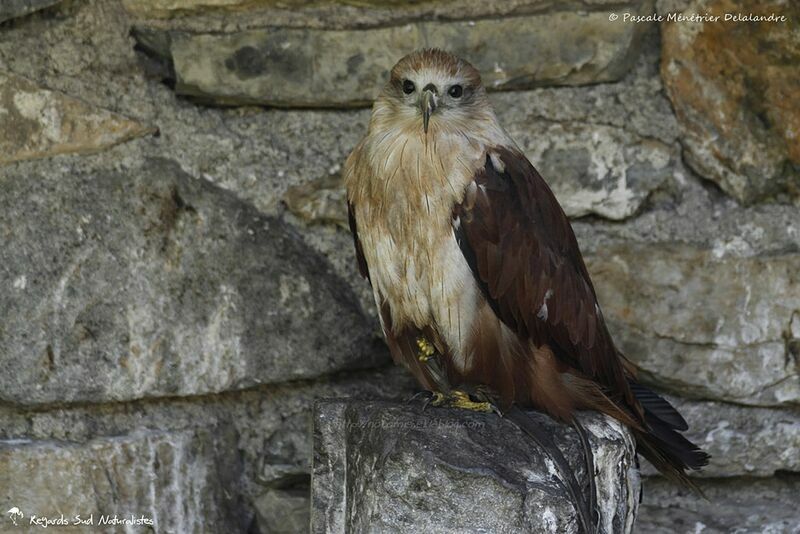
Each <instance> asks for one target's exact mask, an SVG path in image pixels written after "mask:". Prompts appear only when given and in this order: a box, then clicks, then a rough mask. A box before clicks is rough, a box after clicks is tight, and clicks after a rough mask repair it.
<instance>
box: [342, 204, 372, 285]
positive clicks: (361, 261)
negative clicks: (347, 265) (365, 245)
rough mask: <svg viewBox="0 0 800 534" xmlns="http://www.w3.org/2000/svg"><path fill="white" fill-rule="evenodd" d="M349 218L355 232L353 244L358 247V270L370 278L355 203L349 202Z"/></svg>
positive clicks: (351, 230) (351, 228) (351, 229)
mask: <svg viewBox="0 0 800 534" xmlns="http://www.w3.org/2000/svg"><path fill="white" fill-rule="evenodd" d="M347 219H348V221H349V223H350V232H351V233H352V234H353V245H355V248H356V261H357V262H358V272H360V273H361V276H363V277H364V278H366V279H367V280H369V268H368V267H367V259H366V258H365V257H364V250H363V249H362V248H361V240H360V239H359V238H358V226H357V225H356V215H355V213H354V212H353V205H352V204H350V202H348V203H347Z"/></svg>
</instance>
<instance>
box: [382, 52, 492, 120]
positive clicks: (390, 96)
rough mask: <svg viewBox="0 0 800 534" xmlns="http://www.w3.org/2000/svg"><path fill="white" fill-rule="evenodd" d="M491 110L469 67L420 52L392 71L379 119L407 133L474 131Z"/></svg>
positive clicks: (478, 78)
mask: <svg viewBox="0 0 800 534" xmlns="http://www.w3.org/2000/svg"><path fill="white" fill-rule="evenodd" d="M485 109H490V106H489V105H488V101H487V98H486V91H485V90H484V88H483V85H482V84H481V76H480V73H479V72H478V70H477V69H475V67H473V66H472V65H470V64H469V63H468V62H467V61H464V60H463V59H461V58H458V57H456V56H454V55H453V54H450V53H448V52H445V51H443V50H439V49H435V48H433V49H425V50H419V51H417V52H414V53H412V54H409V55H407V56H406V57H404V58H403V59H401V60H400V61H398V62H397V64H396V65H395V66H394V67H393V68H392V71H391V76H390V79H389V83H387V84H386V86H385V87H384V89H383V91H382V92H381V95H380V96H379V97H378V100H377V101H376V107H375V115H377V118H378V119H379V120H386V121H387V122H390V123H392V124H394V125H398V124H400V125H402V126H403V127H404V129H406V130H408V129H411V130H414V129H419V131H420V133H423V134H425V135H427V133H428V131H429V129H435V130H440V131H441V130H453V129H465V128H469V127H470V126H471V125H470V121H472V120H475V119H477V118H478V117H479V115H480V113H477V112H478V111H481V110H485Z"/></svg>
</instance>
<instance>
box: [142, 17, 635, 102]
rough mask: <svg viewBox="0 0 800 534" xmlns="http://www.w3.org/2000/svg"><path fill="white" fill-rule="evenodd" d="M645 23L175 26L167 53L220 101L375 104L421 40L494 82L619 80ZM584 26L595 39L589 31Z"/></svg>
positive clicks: (196, 90)
mask: <svg viewBox="0 0 800 534" xmlns="http://www.w3.org/2000/svg"><path fill="white" fill-rule="evenodd" d="M639 7H640V6H631V9H634V10H635V9H639ZM642 31H643V29H642V26H640V25H636V24H627V25H625V24H614V23H612V22H610V21H609V20H608V14H607V13H605V12H587V13H571V12H555V13H546V14H541V15H534V16H524V17H512V18H503V19H488V20H478V21H471V22H416V23H412V24H406V25H401V26H390V27H382V28H373V29H362V30H317V29H309V28H272V29H269V30H248V31H242V32H235V33H228V34H217V33H212V34H197V33H188V32H178V31H176V32H172V33H171V34H170V36H169V42H170V46H169V53H170V56H169V57H168V58H166V59H168V60H169V61H171V62H172V64H173V65H174V71H175V76H176V84H175V90H176V92H177V93H178V94H182V95H188V96H193V97H198V98H201V99H203V100H210V101H213V102H216V103H220V104H267V105H272V106H290V107H305V106H310V107H343V106H344V107H349V106H363V105H367V104H369V103H370V102H371V101H372V100H373V99H374V98H375V96H376V95H377V93H378V91H379V90H380V88H381V87H383V86H384V85H385V83H386V82H387V79H388V73H389V69H391V67H392V65H394V64H395V63H396V62H397V60H398V59H400V58H401V57H402V56H404V55H406V54H408V53H410V52H412V51H414V50H416V49H419V48H424V47H441V48H446V49H448V50H450V51H452V52H454V53H456V54H458V55H460V56H463V57H465V58H467V59H469V60H470V61H471V62H472V63H473V64H474V65H475V66H476V67H477V68H478V69H479V70H480V71H481V72H482V74H483V78H484V84H485V85H486V86H487V87H488V88H491V89H520V88H525V87H533V86H538V85H581V84H587V83H596V82H603V81H613V80H617V79H619V78H620V77H621V76H622V75H624V74H625V73H626V72H627V71H628V70H629V68H630V66H631V65H632V63H633V61H634V59H635V57H636V53H637V52H638V43H639V41H640V38H641V33H642ZM587 33H591V35H592V36H593V38H592V39H591V40H587V39H585V38H583V36H584V35H586V34H587ZM142 34H143V35H146V37H147V39H146V40H147V43H152V42H163V41H164V40H163V39H161V40H157V39H154V38H153V34H152V31H142ZM147 43H145V45H147ZM150 48H151V49H153V50H154V51H156V52H158V51H162V52H163V47H153V46H150Z"/></svg>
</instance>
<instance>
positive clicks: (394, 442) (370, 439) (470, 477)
mask: <svg viewBox="0 0 800 534" xmlns="http://www.w3.org/2000/svg"><path fill="white" fill-rule="evenodd" d="M531 417H532V418H533V419H534V421H535V422H536V423H537V424H540V425H543V426H545V427H547V428H548V429H549V430H551V431H552V434H553V436H554V439H555V441H556V443H557V444H558V445H559V446H560V447H561V449H562V451H564V454H565V456H566V457H567V458H568V460H569V461H570V463H571V464H572V467H573V468H574V469H575V470H576V473H577V476H578V477H579V479H580V480H582V479H584V477H585V476H586V473H585V468H584V467H583V456H582V453H581V452H580V445H579V441H578V439H577V436H576V435H575V434H574V431H573V430H572V429H570V428H569V427H566V426H562V425H559V424H557V423H555V422H553V421H552V420H550V419H549V418H547V417H545V416H543V415H540V414H531ZM581 418H582V422H583V423H584V425H586V427H587V430H588V431H589V433H590V434H591V437H590V441H591V442H592V447H593V450H594V454H595V461H596V468H597V469H598V470H599V474H598V478H597V481H598V483H597V485H598V488H601V489H600V490H599V495H598V503H599V509H600V512H601V529H602V531H603V532H607V533H610V532H630V531H631V528H632V524H633V521H634V517H635V515H636V507H637V501H638V491H639V478H638V472H637V470H636V468H635V465H634V464H635V461H634V446H633V441H632V438H631V436H630V434H628V432H627V431H626V430H625V429H624V428H623V427H622V426H621V425H619V423H617V422H616V421H613V420H611V419H607V418H605V417H602V416H599V415H596V414H584V415H582V416H581ZM314 423H315V426H314V463H313V468H312V482H311V499H312V513H311V531H312V532H314V533H317V532H385V531H392V532H443V531H448V532H466V531H470V532H476V531H490V532H576V529H577V525H576V516H575V512H574V509H573V507H572V504H571V503H570V501H569V499H568V497H567V496H566V494H565V493H564V490H563V489H562V488H561V486H560V485H559V484H558V482H557V479H556V478H555V477H556V475H555V472H554V471H553V468H552V465H551V464H550V465H549V464H548V460H546V459H545V458H544V457H543V455H542V453H541V451H539V450H537V448H536V446H535V445H534V444H533V443H532V442H531V441H530V440H529V439H527V438H526V436H525V435H524V434H523V433H522V432H521V431H520V430H518V429H517V428H516V427H515V426H513V424H512V423H510V422H509V421H507V420H505V419H502V418H500V417H498V416H497V415H495V414H475V413H465V412H464V411H461V410H451V409H430V408H429V409H428V410H425V411H421V410H420V407H419V405H409V404H390V403H375V402H372V403H363V402H361V403H359V402H346V401H326V402H320V403H318V404H317V406H316V411H315V416H314Z"/></svg>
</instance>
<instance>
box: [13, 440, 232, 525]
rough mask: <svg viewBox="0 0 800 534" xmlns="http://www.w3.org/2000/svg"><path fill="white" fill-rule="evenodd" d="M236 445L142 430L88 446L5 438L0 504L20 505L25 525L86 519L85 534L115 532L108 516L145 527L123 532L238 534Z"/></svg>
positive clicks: (72, 522) (228, 441) (93, 441)
mask: <svg viewBox="0 0 800 534" xmlns="http://www.w3.org/2000/svg"><path fill="white" fill-rule="evenodd" d="M235 443H236V438H235V435H234V434H232V433H231V431H230V430H226V429H225V428H217V429H207V430H203V431H192V430H186V431H174V432H134V433H131V434H127V435H124V436H115V437H99V438H95V439H93V440H91V441H89V442H87V443H84V444H69V443H63V442H54V441H29V440H3V441H0V486H1V487H2V488H3V492H2V495H0V506H2V508H3V510H4V511H5V510H8V509H10V508H12V507H18V508H19V509H20V510H21V511H22V512H23V513H24V515H25V517H24V519H23V521H24V524H25V525H29V524H30V523H29V521H31V520H32V518H33V517H34V516H36V517H38V518H39V519H38V520H37V521H40V522H41V521H43V520H44V519H51V520H66V521H67V522H68V524H69V525H75V524H76V523H75V521H76V520H77V518H76V516H80V519H81V520H83V521H88V520H91V521H92V523H85V524H83V525H82V526H80V525H79V526H78V528H83V529H85V530H94V529H96V528H101V529H102V528H105V529H107V528H109V526H108V523H106V524H105V527H104V525H103V523H101V521H102V519H101V516H107V517H110V518H114V517H115V516H116V517H117V518H119V519H130V518H135V519H138V521H139V523H138V524H137V523H134V525H138V526H129V527H128V528H127V529H125V526H124V524H123V525H119V526H117V527H116V528H115V530H114V531H115V532H116V531H122V530H137V531H141V530H143V529H145V530H146V529H148V526H149V527H150V529H152V531H154V532H198V531H207V532H208V531H215V532H224V531H227V532H238V531H241V530H243V529H244V528H245V527H246V523H244V524H243V521H246V518H247V515H246V514H245V513H244V510H243V509H242V504H241V501H240V498H239V491H238V489H237V488H238V476H239V473H240V471H241V469H240V468H239V467H238V464H239V461H238V458H237V452H236V448H235ZM62 517H63V519H62ZM6 519H7V517H3V522H4V523H3V524H4V525H5V521H6ZM36 524H37V525H41V523H36ZM90 525H91V526H90ZM112 525H113V523H112ZM9 526H10V524H9ZM55 526H56V527H58V526H59V525H58V524H56V525H55ZM50 527H53V525H50ZM31 528H35V527H31ZM73 528H75V527H73ZM63 530H67V529H63Z"/></svg>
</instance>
